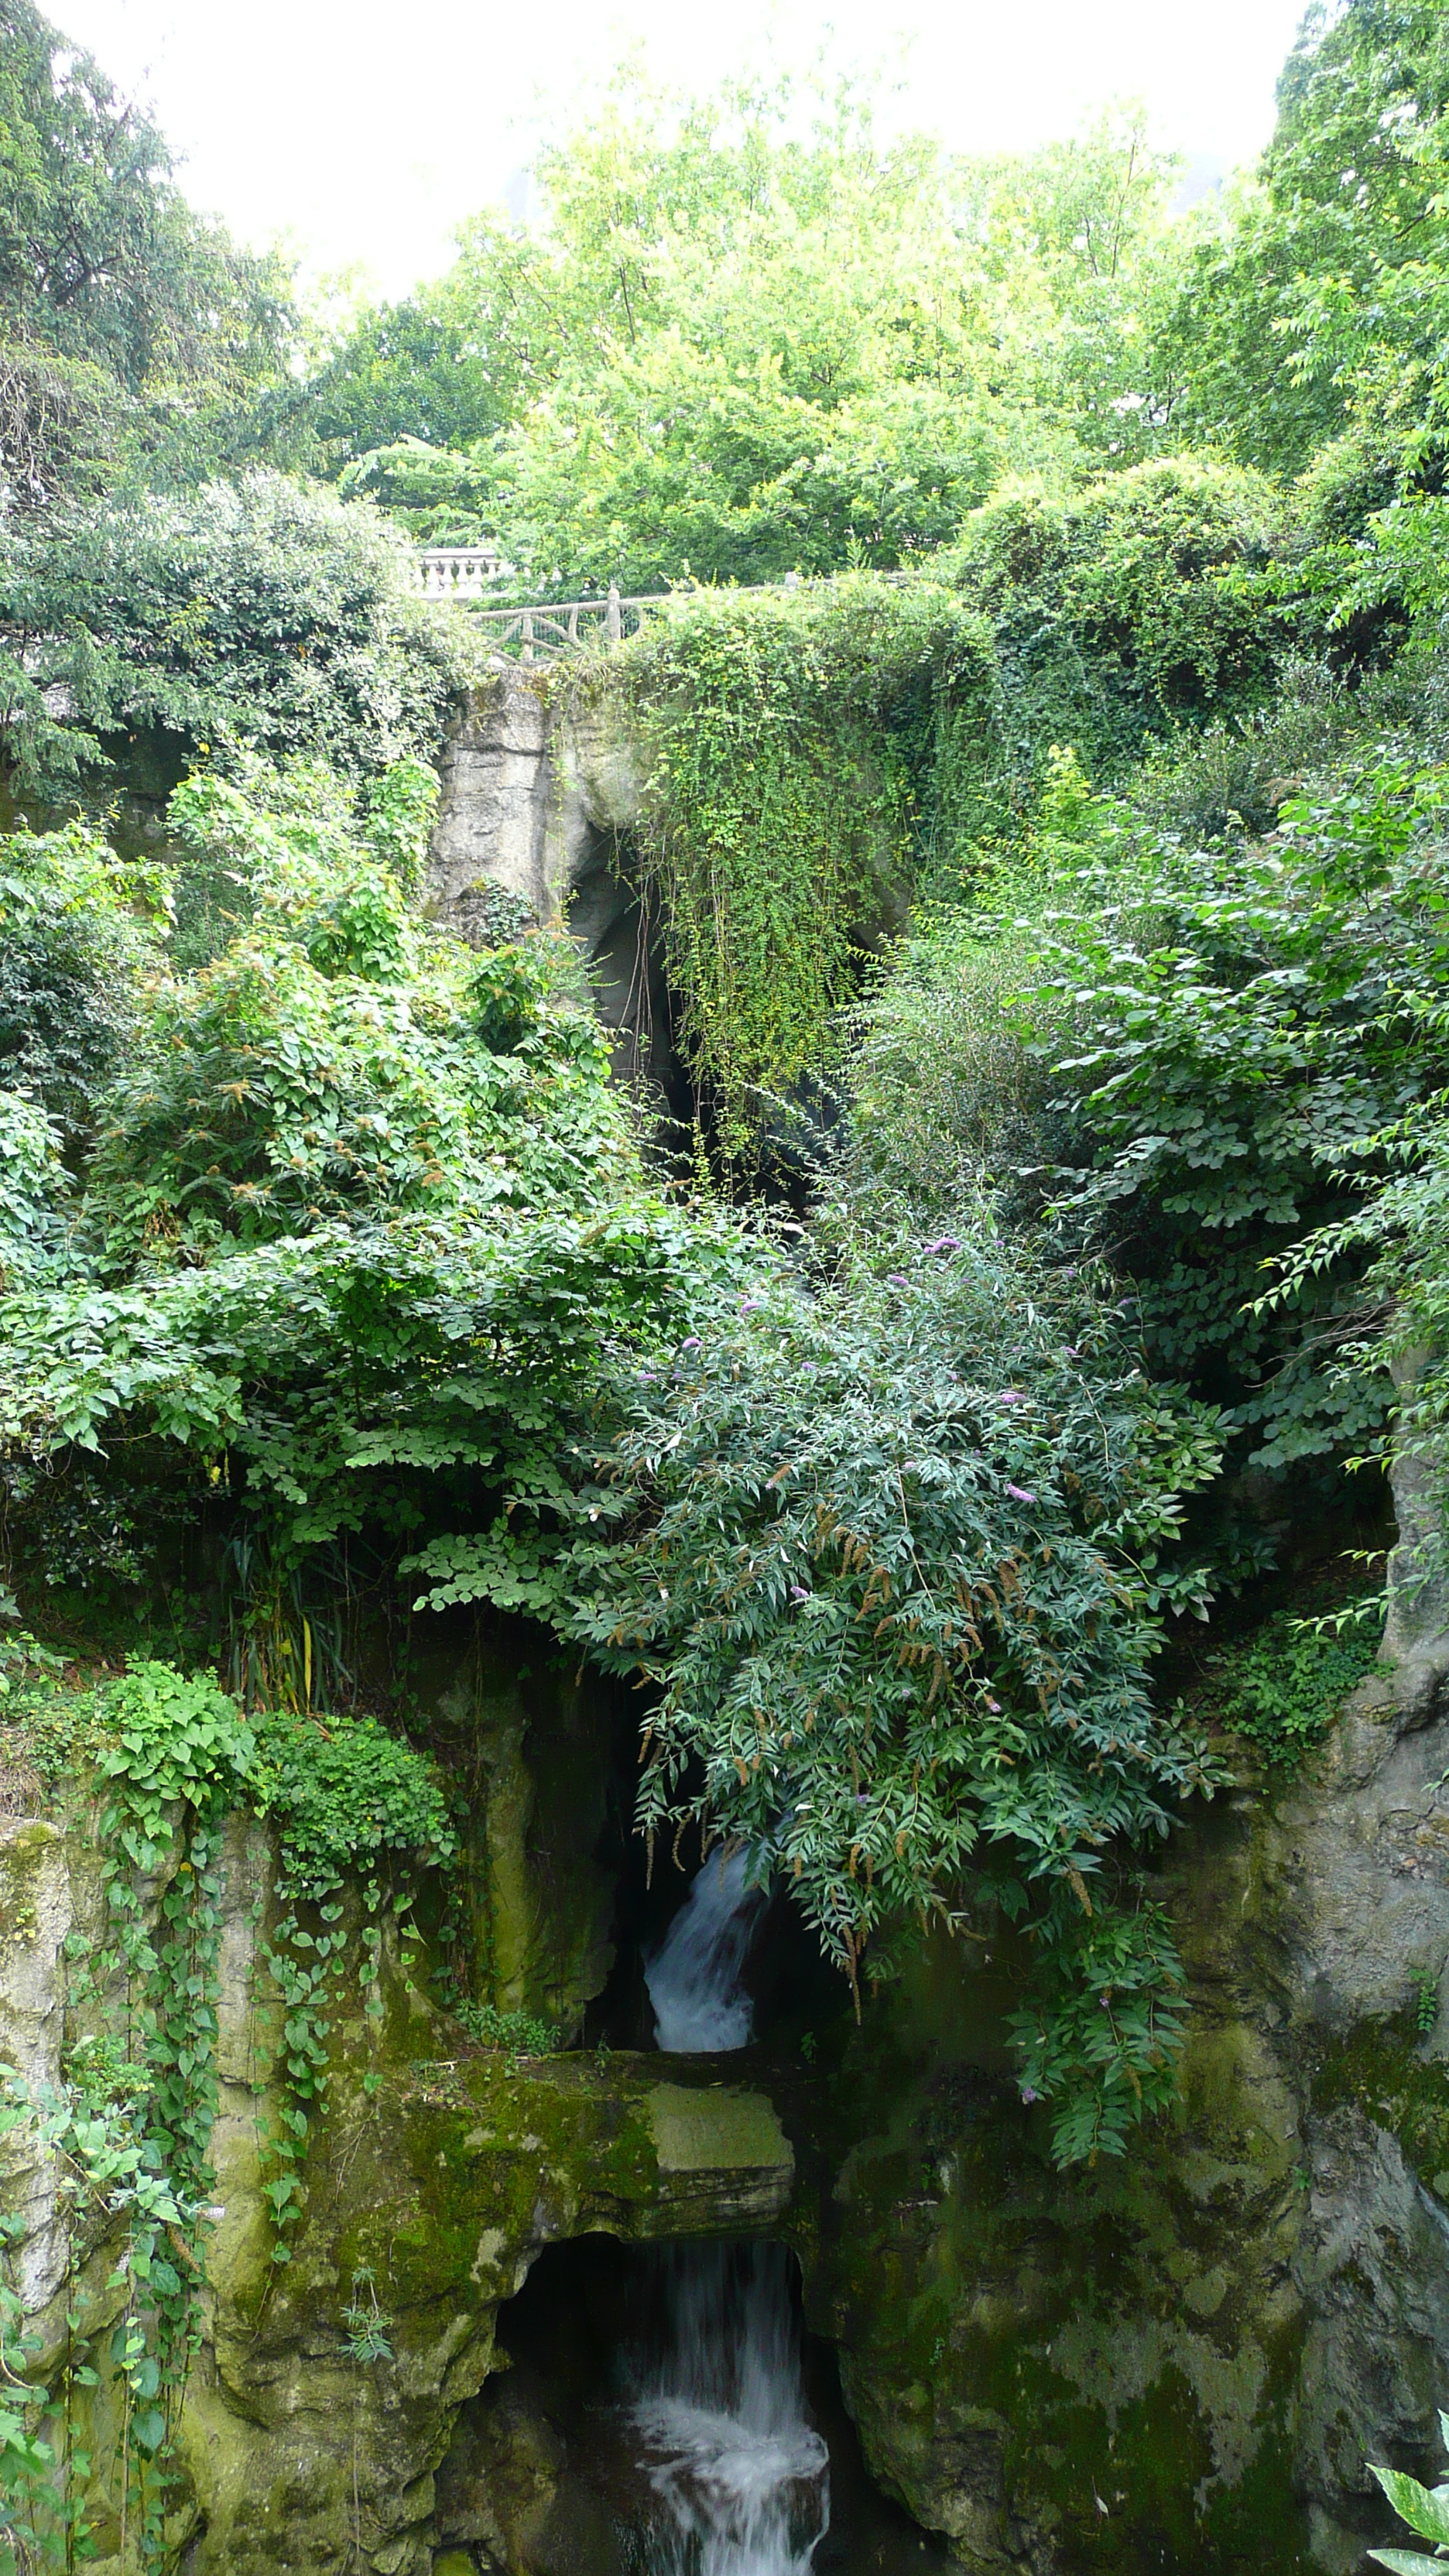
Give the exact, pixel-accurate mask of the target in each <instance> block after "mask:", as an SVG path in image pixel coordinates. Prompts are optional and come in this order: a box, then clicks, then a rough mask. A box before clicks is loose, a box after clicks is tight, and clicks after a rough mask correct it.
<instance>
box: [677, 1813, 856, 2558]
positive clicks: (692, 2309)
mask: <svg viewBox="0 0 1449 2576" xmlns="http://www.w3.org/2000/svg"><path fill="white" fill-rule="evenodd" d="M748 1865H749V1860H748V1854H747V1853H746V1852H744V1851H736V1852H733V1853H731V1855H730V1856H729V1858H728V1859H727V1860H724V1861H720V1860H707V1861H706V1862H705V1864H704V1867H703V1868H702V1869H701V1871H700V1872H699V1875H698V1877H697V1878H696V1879H695V1882H694V1885H693V1886H692V1887H691V1889H690V1891H689V1894H688V1896H687V1897H686V1899H685V1901H684V1904H683V1905H682V1906H681V1907H680V1909H679V1912H678V1913H677V1914H676V1915H675V1917H674V1920H673V1922H672V1923H671V1924H670V1926H669V1930H668V1932H667V1933H666V1935H665V1937H664V1939H663V1941H662V1942H661V1944H660V1946H659V1948H658V1950H657V1951H656V1952H655V1954H654V1957H653V1958H652V1959H651V1960H650V1962H649V1964H648V1967H647V1968H646V1970H645V1982H646V1984H647V1986H648V1989H649V2000H650V2002H651V2003H652V2005H653V2007H654V2021H655V2028H656V2032H657V2036H658V2041H659V2046H660V2048H661V2049H662V2050H664V2051H665V2052H666V2053H667V2054H669V2055H679V2054H681V2053H686V2052H690V2051H694V2050H698V2051H700V2052H722V2051H724V2050H726V2049H733V2048H743V2047H745V2045H746V2044H747V2042H748V2040H749V2039H750V2036H751V2033H752V2031H753V2028H754V2006H753V2004H752V2003H751V2000H750V1997H749V1995H748V1993H747V1992H746V1990H745V1986H744V1982H743V1972H744V1965H745V1960H746V1957H747V1955H748V1953H749V1947H750V1942H751V1940H752V1938H753V1936H754V1932H755V1928H756V1924H757V1921H758V1918H759V1913H760V1909H761V1907H762V1905H763V1903H764V1896H763V1892H762V1891H761V1890H760V1889H758V1888H754V1887H749V1886H747V1885H746V1883H745V1880H746V1871H747V1869H748ZM660 2259H661V2260H662V2261H663V2262H664V2263H665V2265H666V2274H665V2281H664V2285H663V2286H664V2299H663V2306H662V2313H663V2318H664V2326H663V2334H662V2338H661V2341H660V2344H659V2347H658V2349H656V2350H655V2351H654V2352H653V2353H652V2354H651V2355H650V2357H649V2359H648V2360H647V2361H646V2362H645V2363H644V2364H643V2365H642V2366H641V2368H640V2372H639V2379H638V2395H637V2398H636V2400H635V2403H634V2405H633V2407H632V2408H631V2410H630V2413H631V2419H632V2424H633V2430H634V2436H635V2440H636V2442H637V2444H638V2456H639V2460H640V2465H641V2466H642V2467H643V2469H644V2472H645V2474H646V2476H647V2478H648V2480H649V2484H650V2486H651V2488H652V2489H653V2492H654V2496H655V2498H656V2501H657V2513H656V2515H655V2517H654V2519H653V2523H652V2527H651V2530H650V2532H649V2536H648V2556H647V2559H646V2561H645V2565H646V2568H647V2571H648V2576H809V2569H810V2567H811V2564H812V2561H813V2559H814V2556H815V2551H816V2547H817V2544H818V2543H819V2541H820V2540H821V2538H822V2537H823V2535H824V2533H825V2532H826V2531H827V2530H828V2529H829V2525H830V2454H829V2452H828V2451H827V2449H826V2446H825V2444H824V2442H823V2441H822V2440H821V2438H820V2435H819V2434H818V2433H817V2432H816V2431H815V2430H814V2428H813V2426H812V2425H811V2424H810V2423H809V2422H808V2421H807V2419H806V2415H805V2397H804V2387H803V2383H802V2378H801V2369H800V2338H799V2329H798V2326H797V2322H796V2314H795V2308H794V2304H793V2302H792V2299H791V2295H790V2288H791V2283H790V2269H789V2257H788V2255H787V2254H786V2253H785V2252H784V2249H783V2248H782V2247H781V2246H778V2245H752V2246H730V2245H693V2246H683V2245H681V2246H676V2247H675V2248H673V2249H672V2251H671V2252H670V2253H669V2254H667V2255H664V2256H661V2258H660Z"/></svg>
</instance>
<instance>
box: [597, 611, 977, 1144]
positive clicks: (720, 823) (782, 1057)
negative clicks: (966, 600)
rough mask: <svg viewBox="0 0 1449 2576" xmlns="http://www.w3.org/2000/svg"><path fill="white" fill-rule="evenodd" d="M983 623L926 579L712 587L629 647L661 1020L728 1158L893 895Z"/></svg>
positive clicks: (970, 699) (822, 1035) (820, 1028)
mask: <svg viewBox="0 0 1449 2576" xmlns="http://www.w3.org/2000/svg"><path fill="white" fill-rule="evenodd" d="M990 655H991V646H990V637H989V632H988V630H987V629H986V627H985V625H984V623H983V621H982V620H981V619H980V618H979V617H977V616H976V615H975V614H974V613H973V612H972V611H971V610H970V609H968V608H965V607H963V605H962V604H961V602H960V601H959V600H958V599H956V598H955V597H953V595H952V594H951V593H950V592H949V591H946V590H944V589H940V588H938V587H937V586H936V585H934V584H931V583H925V582H921V583H913V584H911V585H910V586H909V587H896V586H893V585H892V584H891V583H889V582H886V581H882V580H880V579H876V578H870V577H867V576H862V577H860V578H859V579H856V580H848V579H847V580H840V581H837V582H835V583H832V584H831V586H830V588H829V590H828V591H821V592H815V591H809V590H806V591H801V592H799V593H796V594H793V595H792V594H790V593H788V592H781V593H775V594H770V595H766V596H763V597H762V596H760V595H753V596H752V595H748V594H744V595H742V594H739V593H729V592H725V593H716V594H708V595H706V596H705V597H703V598H700V599H692V600H690V601H689V602H687V603H686V604H682V605H681V606H680V607H679V608H677V609H676V610H675V611H674V612H673V613H672V614H671V615H670V616H669V617H668V618H666V619H664V620H661V621H660V622H659V623H658V624H657V625H655V626H653V627H652V628H650V629H649V630H648V631H647V632H646V634H645V635H644V636H642V637H641V638H640V640H639V642H638V643H637V644H636V645H634V646H631V648H630V651H629V654H628V655H627V656H625V657H623V659H624V665H625V679H624V685H625V686H627V688H628V690H629V693H630V698H631V703H632V705H633V707H634V709H635V711H636V715H637V718H638V721H639V723H640V725H641V728H642V731H643V735H644V739H645V744H646V749H647V754H648V759H649V764H650V766H649V771H648V776H647V780H646V785H645V793H644V805H643V817H642V822H641V826H640V830H639V836H638V865H639V869H640V874H641V880H642V891H643V895H644V899H645V906H646V911H648V912H649V913H650V914H651V916H652V917H653V918H656V919H657V920H658V921H659V923H660V925H661V928H662V931H663V936H664V940H665V945H666V949H667V953H668V960H669V965H670V970H671V979H672V986H673V992H674V996H675V1007H676V1011H677V1014H678V1017H677V1021H676V1037H677V1039H678V1042H679V1044H680V1046H681V1048H682V1051H683V1053H684V1056H685V1060H686V1062H687V1064H688V1067H689V1070H690V1074H691V1076H692V1079H693V1082H694V1085H695V1090H696V1096H697V1099H698V1101H699V1103H700V1105H701V1107H703V1108H705V1109H707V1111H708V1112H709V1114H710V1115H711V1117H712V1119H713V1124H714V1128H715V1133H716V1136H717V1139H718V1143H719V1146H720V1149H721V1152H722V1154H723V1157H724V1159H725V1161H726V1162H727V1163H729V1164H732V1165H742V1166H749V1165H751V1164H752V1163H754V1162H755V1161H757V1160H758V1156H759V1147H760V1138H761V1134H762V1130H763V1128H764V1127H765V1125H766V1124H767V1122H768V1121H769V1119H770V1118H771V1116H772V1115H773V1114H776V1111H777V1104H778V1101H779V1098H780V1095H782V1094H789V1093H790V1092H791V1091H792V1090H794V1089H795V1088H797V1087H798V1086H799V1085H800V1084H801V1082H802V1081H804V1080H806V1079H808V1077H809V1076H811V1075H812V1074H813V1073H815V1072H817V1071H818V1070H819V1068H820V1064H821V1058H822V1053H823V1049H824V1046H825V1041H826V1037H827V1033H828V1030H829V1026H830V1023H831V1020H832V1018H833V1016H834V1014H835V1013H836V1012H837V1011H838V1010H839V1008H840V1006H841V1005H842V1003H844V1002H845V1000H846V999H847V998H848V996H849V994H850V993H851V991H852V989H853V986H854V982H855V979H856V975H857V970H858V963H859V958H860V953H861V943H862V941H864V940H867V939H869V938H872V937H878V936H879V933H880V931H881V929H882V928H883V927H889V926H890V925H891V924H892V923H893V922H894V921H895V920H896V919H898V918H899V917H900V916H901V915H902V913H903V910H904V904H905V900H906V898H907V895H908V893H909V889H910V884H911V881H912V876H913V873H914V869H915V865H916V859H917V855H918V851H919V847H920V844H921V838H922V828H923V824H924V822H925V820H926V818H927V809H932V810H934V804H935V803H936V802H938V801H939V799H938V797H937V792H936V789H935V786H934V777H933V772H934V764H935V761H936V756H937V752H938V750H939V749H940V747H941V745H942V744H943V743H944V744H945V745H947V747H948V748H949V747H952V746H955V745H956V742H957V732H958V730H959V728H957V727H953V725H952V724H951V723H949V722H946V721H945V720H944V711H947V710H950V709H956V710H958V711H959V710H960V709H961V708H963V707H969V706H970V705H971V704H972V703H974V701H975V700H976V698H977V696H978V695H979V693H980V692H981V690H982V688H983V685H984V684H985V682H986V680H987V677H988V674H989V670H990Z"/></svg>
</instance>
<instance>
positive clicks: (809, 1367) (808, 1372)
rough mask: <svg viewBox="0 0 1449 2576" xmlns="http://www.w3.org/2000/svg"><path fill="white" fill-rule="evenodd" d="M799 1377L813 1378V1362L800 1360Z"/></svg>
mask: <svg viewBox="0 0 1449 2576" xmlns="http://www.w3.org/2000/svg"><path fill="white" fill-rule="evenodd" d="M800 1375H801V1376H802V1377H813V1376H814V1375H815V1362H814V1361H813V1360H802V1361H801V1362H800Z"/></svg>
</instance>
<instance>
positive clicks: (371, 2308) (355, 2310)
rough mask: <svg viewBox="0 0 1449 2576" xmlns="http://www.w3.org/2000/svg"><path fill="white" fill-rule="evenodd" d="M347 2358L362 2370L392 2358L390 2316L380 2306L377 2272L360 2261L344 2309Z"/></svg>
mask: <svg viewBox="0 0 1449 2576" xmlns="http://www.w3.org/2000/svg"><path fill="white" fill-rule="evenodd" d="M342 2323H343V2326H344V2328H345V2345H346V2351H347V2358H348V2360H349V2361H355V2362H356V2363H358V2365H359V2367H361V2368H362V2369H370V2368H371V2366H372V2364H373V2363H374V2362H378V2361H391V2360H392V2358H393V2349H392V2344H391V2341H390V2339H389V2331H388V2330H389V2328H390V2326H391V2324H392V2319H391V2317H388V2316H384V2314H383V2312H382V2309H381V2307H380V2306H379V2305H378V2297H377V2275H376V2273H375V2272H374V2271H373V2269H372V2266H371V2264H370V2263H360V2264H358V2266H357V2268H356V2270H355V2271H354V2272H353V2275H352V2296H351V2298H350V2299H349V2300H348V2302H347V2305H346V2307H345V2308H344V2309H343V2311H342Z"/></svg>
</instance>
